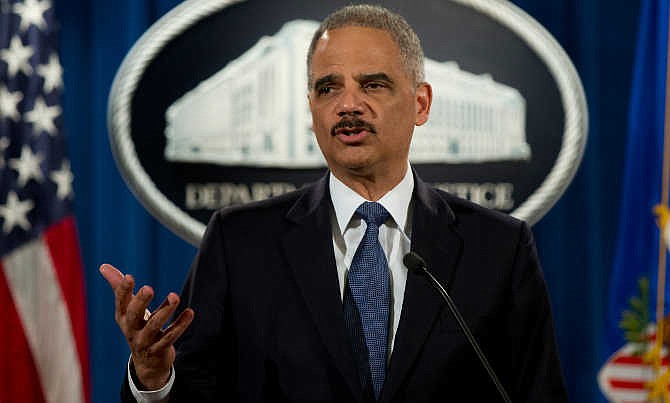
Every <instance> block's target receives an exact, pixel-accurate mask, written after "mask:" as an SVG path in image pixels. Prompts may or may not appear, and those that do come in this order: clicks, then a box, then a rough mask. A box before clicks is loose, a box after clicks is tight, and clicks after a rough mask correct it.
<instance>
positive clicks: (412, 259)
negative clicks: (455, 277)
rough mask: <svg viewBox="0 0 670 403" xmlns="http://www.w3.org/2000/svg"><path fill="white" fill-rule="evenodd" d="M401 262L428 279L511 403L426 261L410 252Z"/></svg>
mask: <svg viewBox="0 0 670 403" xmlns="http://www.w3.org/2000/svg"><path fill="white" fill-rule="evenodd" d="M402 262H403V263H404V264H405V266H406V267H407V268H408V269H409V271H411V272H414V273H417V274H423V275H425V276H426V278H427V279H428V282H429V283H430V284H431V285H432V286H433V288H435V289H436V290H437V292H439V293H440V295H441V296H442V298H443V299H444V301H445V302H446V303H447V306H448V307H449V310H450V311H451V313H452V314H453V315H454V317H455V318H456V322H458V326H459V327H460V328H461V330H462V331H463V333H464V334H465V337H466V338H467V339H468V342H470V345H471V346H472V348H473V349H474V350H475V353H477V357H479V361H481V363H482V365H483V366H484V368H485V369H486V372H488V374H489V378H491V380H492V381H493V383H494V384H495V385H496V388H497V389H498V393H500V396H502V398H503V400H504V401H505V403H512V401H511V400H510V398H509V396H508V395H507V392H505V388H503V386H502V384H501V383H500V380H499V379H498V377H497V376H496V374H495V372H493V368H491V365H490V364H489V361H488V360H487V359H486V357H485V356H484V352H483V351H482V350H481V348H479V344H477V340H475V337H474V336H473V335H472V332H471V331H470V328H469V327H468V325H467V323H465V320H464V319H463V316H461V313H460V312H459V311H458V308H456V305H455V304H454V301H453V300H452V299H451V297H450V296H449V294H448V293H447V290H445V289H444V287H442V284H440V282H439V281H437V279H436V278H435V277H434V276H433V275H432V274H431V272H430V271H428V265H427V264H426V261H425V260H423V258H422V257H421V256H419V255H417V254H416V253H415V252H410V253H408V254H406V255H405V257H404V258H403V259H402Z"/></svg>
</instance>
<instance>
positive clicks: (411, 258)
mask: <svg viewBox="0 0 670 403" xmlns="http://www.w3.org/2000/svg"><path fill="white" fill-rule="evenodd" d="M402 262H403V263H404V264H405V266H406V267H407V269H409V271H413V272H417V273H418V272H422V271H424V270H426V269H427V268H428V265H426V261H425V260H423V258H422V257H421V256H419V255H417V254H416V252H410V253H408V254H406V255H405V257H403V258H402Z"/></svg>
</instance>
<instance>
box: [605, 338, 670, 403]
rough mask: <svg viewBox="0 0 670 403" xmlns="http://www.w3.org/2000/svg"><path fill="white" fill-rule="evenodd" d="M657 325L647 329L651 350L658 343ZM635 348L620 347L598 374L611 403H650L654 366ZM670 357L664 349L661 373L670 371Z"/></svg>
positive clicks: (629, 345)
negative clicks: (650, 387) (650, 385)
mask: <svg viewBox="0 0 670 403" xmlns="http://www.w3.org/2000/svg"><path fill="white" fill-rule="evenodd" d="M655 330H656V329H655V328H654V326H653V325H652V326H650V327H649V330H648V334H649V340H648V345H647V348H649V349H651V348H652V347H653V345H654V343H655V340H656V334H655ZM636 350H637V348H636V346H635V345H633V344H632V343H628V344H626V345H625V346H623V347H621V348H620V349H619V350H618V351H617V352H616V353H614V354H612V356H611V357H610V358H609V359H608V360H607V362H606V363H605V365H603V367H602V368H601V369H600V371H599V372H598V386H600V390H601V391H602V392H603V394H604V395H605V397H607V400H608V401H609V402H611V403H646V402H649V401H650V400H649V388H648V387H647V386H646V385H647V383H648V382H651V381H653V380H654V379H656V376H657V374H655V373H654V370H653V367H652V366H651V364H649V363H646V362H644V359H643V356H642V355H641V354H638V353H636ZM669 364H670V357H668V350H667V348H666V347H663V349H662V352H661V368H660V372H664V371H667V370H668V368H669V367H668V365H669Z"/></svg>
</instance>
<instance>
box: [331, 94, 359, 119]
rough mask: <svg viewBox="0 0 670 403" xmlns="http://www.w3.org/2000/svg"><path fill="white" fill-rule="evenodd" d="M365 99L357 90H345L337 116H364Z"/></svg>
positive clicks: (338, 105)
mask: <svg viewBox="0 0 670 403" xmlns="http://www.w3.org/2000/svg"><path fill="white" fill-rule="evenodd" d="M363 110H364V107H363V99H362V98H361V96H360V94H358V92H357V91H355V90H348V89H347V90H344V91H342V94H341V95H340V98H339V100H338V103H337V115H338V116H340V117H342V116H345V115H361V114H363Z"/></svg>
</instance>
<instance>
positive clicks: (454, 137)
mask: <svg viewBox="0 0 670 403" xmlns="http://www.w3.org/2000/svg"><path fill="white" fill-rule="evenodd" d="M348 3H349V2H344V1H320V2H315V1H312V0H283V1H281V6H279V5H278V3H277V2H276V1H274V0H247V1H233V0H187V1H185V2H184V3H182V4H180V5H179V6H177V7H176V8H174V9H173V10H172V11H170V12H169V13H168V14H166V15H165V16H164V17H163V18H161V19H160V20H159V21H157V22H156V23H155V24H154V25H153V26H152V27H151V28H149V29H148V30H147V31H146V32H145V33H144V34H143V35H142V37H141V38H140V39H139V40H138V41H137V43H136V44H135V45H134V46H133V48H132V49H131V50H130V52H129V53H128V55H127V56H126V58H125V59H124V61H123V63H122V65H121V67H120V68H119V71H118V72H117V74H116V77H115V79H114V83H113V85H112V90H111V93H110V97H109V109H108V125H109V132H110V141H111V146H112V150H113V152H114V156H115V159H116V162H117V165H118V167H119V170H120V171H121V173H122V175H123V177H124V179H125V180H126V182H127V183H128V185H129V187H130V188H131V189H132V191H133V192H134V193H135V195H136V196H137V197H138V198H139V200H140V201H141V202H142V204H143V205H144V206H145V207H146V208H147V209H148V210H149V211H150V212H151V213H152V214H153V215H154V216H155V217H156V218H158V220H159V221H161V222H162V223H163V224H164V225H166V226H167V227H168V228H170V229H171V230H172V231H174V232H176V233H177V234H178V235H180V236H181V237H183V238H184V239H186V240H188V241H189V242H191V243H193V244H196V245H197V244H198V243H199V241H200V239H201V237H202V234H203V233H204V228H205V226H206V223H207V221H208V219H209V217H210V216H211V214H212V212H213V211H214V210H216V209H219V208H222V207H226V206H230V205H234V204H239V203H245V202H249V201H253V200H259V199H264V198H267V197H270V196H275V195H279V194H282V193H285V192H288V191H292V190H294V189H297V188H299V187H301V186H303V185H304V184H306V183H308V182H312V181H314V180H316V179H318V178H319V177H320V176H322V175H323V174H324V172H325V169H326V165H325V162H324V159H323V157H322V155H321V152H320V151H319V149H318V146H317V144H316V141H315V139H314V135H313V133H312V131H311V116H310V113H309V109H308V105H307V97H306V93H307V79H306V75H307V74H306V73H307V72H306V66H305V55H306V52H307V46H308V44H309V41H310V39H311V35H312V33H313V32H314V31H315V29H316V27H317V26H318V24H319V21H320V20H321V19H322V18H324V17H325V16H326V15H327V14H329V13H330V12H331V11H333V10H335V9H336V8H338V7H341V6H343V5H346V4H348ZM384 6H386V7H388V8H389V9H392V10H394V11H396V12H398V13H400V14H401V15H403V16H404V17H405V18H406V19H407V20H408V21H409V23H410V24H411V25H412V26H413V28H414V29H415V30H416V32H417V34H418V35H419V37H420V38H421V41H422V44H423V47H424V52H425V55H426V80H427V81H428V82H430V83H431V84H432V86H433V92H434V100H433V105H432V108H431V115H430V119H429V121H428V123H427V124H426V125H424V126H421V127H419V128H417V129H416V130H415V132H414V136H413V140H412V148H411V151H410V160H411V162H412V166H413V167H414V168H415V169H416V170H417V172H418V173H419V175H420V176H421V177H422V179H423V180H425V181H426V182H428V183H431V184H432V185H433V186H435V187H437V188H441V189H444V190H447V191H450V192H452V193H455V194H457V195H459V196H462V197H464V198H468V199H470V200H473V201H475V202H477V203H479V204H481V205H484V206H486V207H490V208H493V209H497V210H500V211H503V212H506V213H510V214H511V215H513V216H516V217H518V218H521V219H524V220H526V221H528V222H530V223H531V224H533V223H535V222H537V221H538V220H539V219H540V218H541V217H542V216H543V215H544V214H545V213H546V212H547V211H548V210H549V209H550V208H551V206H553V204H554V203H555V202H556V201H557V200H558V198H559V197H560V196H561V194H562V193H563V191H564V190H565V188H566V187H567V186H568V184H569V183H570V181H571V180H572V178H573V176H574V174H575V171H576V170H577V167H578V165H579V163H580V161H581V158H582V155H583V152H584V147H585V143H586V132H587V126H588V122H587V120H588V118H587V109H586V99H585V96H584V91H583V89H582V85H581V82H580V80H579V77H578V75H577V72H576V70H575V68H574V66H573V65H572V63H571V61H570V59H569V58H568V56H567V55H566V54H565V52H564V51H563V49H562V48H561V47H560V45H559V44H558V43H557V42H556V40H555V39H554V38H553V37H552V36H551V35H550V34H549V33H548V32H547V31H546V30H545V29H544V28H543V27H542V26H541V25H540V24H539V23H538V22H536V21H535V20H533V19H532V18H531V17H530V16H528V15H527V14H525V13H524V12H523V11H522V10H520V9H519V8H517V7H516V6H514V5H512V4H511V3H508V2H503V1H499V0H451V1H441V2H436V1H430V0H412V1H408V0H405V1H401V0H399V1H386V2H384ZM260 21H262V23H260Z"/></svg>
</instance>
